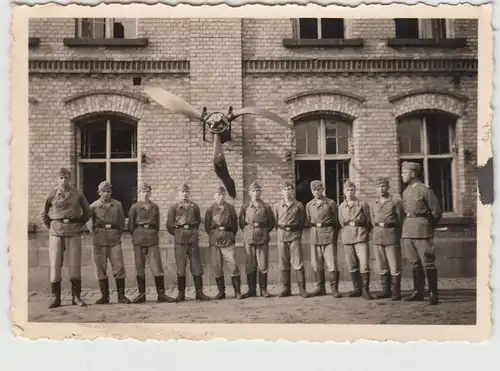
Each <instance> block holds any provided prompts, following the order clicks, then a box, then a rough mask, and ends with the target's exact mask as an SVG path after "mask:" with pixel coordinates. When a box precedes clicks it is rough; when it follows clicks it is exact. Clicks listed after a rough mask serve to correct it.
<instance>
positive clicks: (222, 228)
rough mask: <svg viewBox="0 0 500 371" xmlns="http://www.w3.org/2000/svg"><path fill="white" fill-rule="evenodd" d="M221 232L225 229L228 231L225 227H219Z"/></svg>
mask: <svg viewBox="0 0 500 371" xmlns="http://www.w3.org/2000/svg"><path fill="white" fill-rule="evenodd" d="M217 229H218V230H219V231H223V230H224V229H226V228H225V227H218V228H217Z"/></svg>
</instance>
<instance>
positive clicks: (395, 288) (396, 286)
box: [391, 273, 401, 301]
mask: <svg viewBox="0 0 500 371" xmlns="http://www.w3.org/2000/svg"><path fill="white" fill-rule="evenodd" d="M391 281H392V300H394V301H398V300H401V273H400V274H398V275H397V276H392V277H391Z"/></svg>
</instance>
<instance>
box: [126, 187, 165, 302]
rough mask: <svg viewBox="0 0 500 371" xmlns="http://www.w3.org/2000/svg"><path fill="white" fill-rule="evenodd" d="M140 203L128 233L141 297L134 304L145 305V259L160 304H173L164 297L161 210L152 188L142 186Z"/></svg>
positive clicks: (132, 213) (132, 211) (131, 214)
mask: <svg viewBox="0 0 500 371" xmlns="http://www.w3.org/2000/svg"><path fill="white" fill-rule="evenodd" d="M138 191H139V201H138V202H137V203H135V204H133V205H132V207H131V208H130V211H129V216H128V230H129V232H130V234H131V235H132V243H133V245H134V260H135V270H136V275H137V286H138V289H139V295H137V296H136V297H135V298H134V299H133V300H132V302H133V303H144V302H145V301H146V271H145V268H146V259H147V260H148V263H149V266H150V268H151V272H152V273H153V277H154V280H155V286H156V292H157V294H158V302H161V303H163V302H166V303H171V302H173V301H174V299H173V298H171V297H169V296H168V295H167V294H165V273H164V270H163V264H162V261H161V255H160V247H159V238H158V232H159V230H160V208H159V207H158V205H157V204H156V203H154V202H153V201H151V200H150V197H151V186H150V185H149V184H147V183H145V182H142V183H140V184H139V187H138Z"/></svg>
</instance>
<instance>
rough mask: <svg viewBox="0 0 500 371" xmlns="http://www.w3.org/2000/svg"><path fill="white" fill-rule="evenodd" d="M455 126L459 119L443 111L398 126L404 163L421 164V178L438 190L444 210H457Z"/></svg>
mask: <svg viewBox="0 0 500 371" xmlns="http://www.w3.org/2000/svg"><path fill="white" fill-rule="evenodd" d="M454 128H455V119H454V118H453V117H451V116H449V115H446V114H441V113H432V114H424V115H413V116H410V117H407V118H404V119H402V120H400V122H399V125H398V141H399V154H400V155H399V158H400V166H401V164H402V162H403V161H412V162H417V163H419V164H420V166H421V169H422V171H421V174H420V179H421V180H422V182H424V183H425V184H426V185H428V186H430V187H431V188H432V190H433V191H434V192H435V194H436V196H437V198H438V200H439V202H440V204H441V207H442V209H443V212H453V209H454V197H455V192H454V187H455V184H454V178H455V169H454V161H455V132H454ZM404 187H405V185H404V184H401V190H404Z"/></svg>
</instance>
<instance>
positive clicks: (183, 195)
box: [166, 184, 210, 301]
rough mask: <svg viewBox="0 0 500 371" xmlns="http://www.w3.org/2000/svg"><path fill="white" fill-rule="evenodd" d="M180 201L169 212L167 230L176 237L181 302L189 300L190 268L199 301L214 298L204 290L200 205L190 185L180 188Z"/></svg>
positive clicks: (178, 285) (178, 286)
mask: <svg viewBox="0 0 500 371" xmlns="http://www.w3.org/2000/svg"><path fill="white" fill-rule="evenodd" d="M179 195H180V200H179V201H178V202H176V203H175V204H173V205H172V206H171V207H170V208H169V210H168V215H167V223H166V224H167V230H168V232H169V233H170V234H171V235H172V236H174V243H175V263H176V265H177V288H178V290H179V294H178V295H177V298H176V300H177V301H184V300H186V267H187V263H188V261H189V268H190V269H191V274H192V275H193V281H194V287H195V290H196V299H197V300H210V298H209V297H208V296H206V295H205V294H204V293H203V266H202V265H201V258H200V249H199V246H198V240H199V235H198V228H199V227H200V224H201V213H200V208H199V206H198V205H197V204H195V203H194V202H192V201H191V200H189V186H188V185H187V184H182V186H181V187H180V189H179Z"/></svg>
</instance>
